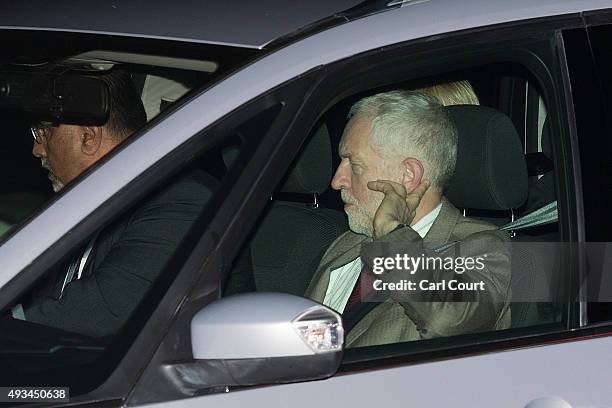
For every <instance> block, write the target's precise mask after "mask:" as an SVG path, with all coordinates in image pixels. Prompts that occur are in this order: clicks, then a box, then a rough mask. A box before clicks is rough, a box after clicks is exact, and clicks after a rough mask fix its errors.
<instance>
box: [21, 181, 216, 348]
mask: <svg viewBox="0 0 612 408" xmlns="http://www.w3.org/2000/svg"><path fill="white" fill-rule="evenodd" d="M216 184H217V181H216V180H214V179H213V178H212V177H210V176H208V175H207V174H206V173H204V172H202V171H193V172H190V173H187V174H186V175H183V176H182V177H180V178H179V179H177V180H175V181H174V182H172V183H171V184H170V185H167V186H165V187H164V188H163V189H162V190H160V191H158V192H156V193H154V194H152V195H151V196H150V197H148V198H147V199H146V200H145V201H144V202H143V203H142V204H141V205H140V206H139V207H137V208H136V209H135V210H134V211H132V212H130V213H128V214H126V215H125V216H123V217H122V218H121V219H119V220H118V221H116V222H114V223H113V224H111V225H109V226H108V227H106V228H104V229H103V230H101V231H100V233H99V234H98V235H97V237H96V238H95V241H94V246H93V249H92V251H91V254H90V255H89V257H88V258H87V263H86V264H85V267H84V269H83V272H82V276H81V279H79V280H73V281H72V282H70V283H69V284H68V285H67V286H66V288H65V289H64V293H63V295H62V296H61V298H60V290H61V287H62V283H63V280H64V277H65V275H66V271H67V269H66V268H62V270H60V271H59V273H58V275H57V279H56V280H55V282H53V287H52V288H50V290H48V291H47V292H48V294H47V296H44V297H42V298H39V299H34V301H33V302H32V304H30V305H26V307H25V317H26V320H28V321H33V322H37V323H41V324H44V325H48V326H53V327H57V328H61V329H64V330H68V331H73V332H77V333H81V334H87V335H91V336H107V335H110V334H113V333H115V332H117V331H118V329H119V328H120V327H121V326H122V325H123V323H125V322H126V320H127V319H128V317H129V316H130V314H131V313H132V311H134V309H135V308H136V306H137V305H138V304H139V302H140V301H141V300H142V298H143V297H144V295H145V294H146V292H147V291H148V289H149V287H150V286H151V284H152V283H153V282H154V281H155V279H156V278H157V277H158V276H159V274H160V273H161V272H162V270H163V269H164V267H165V265H166V263H167V262H168V261H169V260H170V258H171V257H172V255H173V254H174V252H175V250H176V249H177V247H178V246H179V244H180V243H181V241H182V239H183V238H184V237H185V235H186V234H187V232H188V231H189V228H190V227H191V226H192V224H193V223H194V221H195V220H196V219H197V218H198V216H199V215H200V214H201V212H202V210H203V209H204V206H205V205H206V203H207V202H208V200H209V199H210V197H211V195H212V190H213V188H214V186H216ZM81 252H82V251H79V253H78V256H80V253H81Z"/></svg>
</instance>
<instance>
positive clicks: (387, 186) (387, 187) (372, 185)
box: [368, 180, 406, 197]
mask: <svg viewBox="0 0 612 408" xmlns="http://www.w3.org/2000/svg"><path fill="white" fill-rule="evenodd" d="M368 188H369V189H370V190H374V191H380V192H382V193H384V194H385V195H387V194H389V193H395V194H397V195H399V196H400V197H406V189H405V188H404V186H403V185H401V184H400V183H396V182H394V181H390V180H376V181H369V182H368Z"/></svg>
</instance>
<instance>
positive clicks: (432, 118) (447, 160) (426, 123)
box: [349, 90, 457, 192]
mask: <svg viewBox="0 0 612 408" xmlns="http://www.w3.org/2000/svg"><path fill="white" fill-rule="evenodd" d="M357 115H364V116H366V117H368V118H371V119H372V127H371V131H370V140H369V144H370V146H371V147H372V148H373V149H374V150H375V151H376V152H377V153H378V154H380V155H381V156H383V157H385V159H390V160H393V159H397V160H403V159H404V158H406V157H414V158H417V159H419V160H420V161H421V163H422V164H423V168H424V169H425V177H426V178H427V179H429V180H430V182H431V183H432V186H434V187H436V188H437V189H438V190H439V191H440V192H442V191H443V190H444V187H445V185H446V183H447V182H448V180H449V179H450V177H451V176H452V174H453V171H454V170H455V162H456V161H457V130H456V128H455V125H454V124H453V123H452V121H451V119H450V117H449V116H448V114H447V113H446V111H445V110H444V107H443V106H442V105H441V104H440V103H439V102H438V100H437V99H436V98H434V97H432V96H429V95H426V94H422V93H419V92H414V91H404V90H394V91H390V92H384V93H379V94H376V95H372V96H368V97H366V98H363V99H361V100H360V101H358V102H357V103H356V104H354V105H353V107H352V108H351V110H350V112H349V117H353V116H357Z"/></svg>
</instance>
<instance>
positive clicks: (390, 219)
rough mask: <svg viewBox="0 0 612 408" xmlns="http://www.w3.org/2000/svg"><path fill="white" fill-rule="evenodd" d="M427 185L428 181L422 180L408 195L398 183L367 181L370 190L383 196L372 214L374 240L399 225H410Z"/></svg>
mask: <svg viewBox="0 0 612 408" xmlns="http://www.w3.org/2000/svg"><path fill="white" fill-rule="evenodd" d="M429 185H430V184H429V181H427V180H423V181H421V184H419V185H418V187H417V188H415V189H414V190H413V191H412V192H411V193H410V194H408V193H406V189H405V188H404V186H403V185H401V184H399V183H395V182H393V181H388V180H376V181H369V182H368V188H369V189H370V190H374V191H380V192H381V193H383V194H384V195H385V198H383V200H382V202H381V203H380V205H379V206H378V209H377V210H376V214H374V225H373V226H374V238H380V237H382V236H383V235H386V234H388V233H389V232H391V231H393V230H394V229H395V228H397V226H398V225H399V224H405V225H410V223H411V222H412V220H413V219H414V216H415V214H416V209H417V207H418V206H419V203H420V202H421V199H422V198H423V195H425V192H426V191H427V189H428V188H429Z"/></svg>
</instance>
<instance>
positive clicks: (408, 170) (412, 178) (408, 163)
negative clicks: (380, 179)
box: [402, 157, 425, 193]
mask: <svg viewBox="0 0 612 408" xmlns="http://www.w3.org/2000/svg"><path fill="white" fill-rule="evenodd" d="M402 173H403V174H402V185H403V186H404V188H405V189H406V192H407V193H411V192H412V190H414V189H415V188H417V187H418V186H419V185H420V184H421V181H422V180H423V175H424V174H425V170H424V169H423V164H422V163H421V161H420V160H419V159H415V158H414V157H408V158H406V159H404V160H402Z"/></svg>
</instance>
